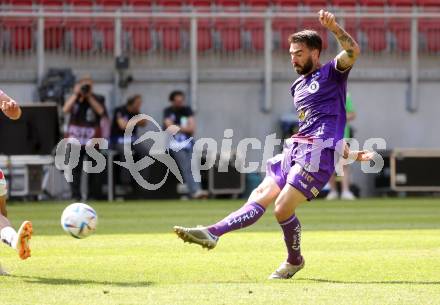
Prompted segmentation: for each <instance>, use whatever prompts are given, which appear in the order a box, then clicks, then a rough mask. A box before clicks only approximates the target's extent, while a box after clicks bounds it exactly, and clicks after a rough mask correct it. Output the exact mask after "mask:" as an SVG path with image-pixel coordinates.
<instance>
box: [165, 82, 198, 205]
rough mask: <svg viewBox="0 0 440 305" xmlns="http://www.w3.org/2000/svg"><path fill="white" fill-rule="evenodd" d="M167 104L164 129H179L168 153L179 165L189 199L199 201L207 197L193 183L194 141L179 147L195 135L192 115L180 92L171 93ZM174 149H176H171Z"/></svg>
mask: <svg viewBox="0 0 440 305" xmlns="http://www.w3.org/2000/svg"><path fill="white" fill-rule="evenodd" d="M169 102H170V103H171V106H169V107H167V108H165V110H164V112H163V124H164V129H167V128H168V127H170V126H172V125H175V126H177V127H178V128H179V132H178V133H177V134H175V135H174V138H173V140H172V141H171V143H170V148H171V149H170V153H171V155H172V157H173V158H174V159H175V160H176V162H177V164H178V165H179V168H180V171H181V172H182V176H183V180H184V182H185V184H186V185H187V187H188V191H189V194H190V196H191V198H195V199H200V198H204V197H207V193H206V192H205V191H203V190H202V189H201V185H200V183H199V182H195V181H194V177H193V174H192V170H191V157H192V153H193V146H194V140H192V141H190V142H189V143H188V144H187V145H186V146H185V147H180V146H179V144H181V143H183V142H185V141H187V140H189V139H190V138H191V137H192V136H193V135H194V133H195V130H196V122H195V119H194V113H193V111H192V109H191V107H189V106H187V105H186V104H185V95H184V93H183V92H182V91H179V90H176V91H172V92H171V93H170V95H169ZM176 147H178V149H173V148H176ZM176 150H178V151H176Z"/></svg>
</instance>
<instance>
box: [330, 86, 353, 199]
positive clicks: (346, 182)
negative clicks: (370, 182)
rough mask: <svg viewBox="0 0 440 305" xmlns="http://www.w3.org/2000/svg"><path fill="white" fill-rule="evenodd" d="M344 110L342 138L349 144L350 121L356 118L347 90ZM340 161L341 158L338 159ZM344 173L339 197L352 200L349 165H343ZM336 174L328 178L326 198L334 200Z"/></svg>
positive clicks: (336, 196) (336, 197)
mask: <svg viewBox="0 0 440 305" xmlns="http://www.w3.org/2000/svg"><path fill="white" fill-rule="evenodd" d="M345 110H346V112H347V123H346V124H345V129H344V138H345V139H346V141H347V144H348V145H350V138H353V128H352V127H351V126H350V122H352V121H353V120H354V119H355V118H356V112H355V109H354V106H353V100H352V98H351V95H350V93H349V92H347V99H346V102H345ZM339 161H341V159H339ZM343 171H344V175H343V176H342V177H341V199H342V200H354V199H356V197H355V196H354V194H353V193H352V192H351V191H350V183H351V179H350V166H349V165H344V166H343ZM336 179H337V177H336V174H333V176H332V177H331V178H330V181H329V184H330V192H329V193H328V194H327V197H326V199H327V200H335V199H338V197H339V192H338V188H337V184H336Z"/></svg>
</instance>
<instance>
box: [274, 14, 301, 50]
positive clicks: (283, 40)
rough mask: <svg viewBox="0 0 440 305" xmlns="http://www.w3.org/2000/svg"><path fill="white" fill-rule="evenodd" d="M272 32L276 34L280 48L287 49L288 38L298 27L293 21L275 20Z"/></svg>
mask: <svg viewBox="0 0 440 305" xmlns="http://www.w3.org/2000/svg"><path fill="white" fill-rule="evenodd" d="M272 28H273V32H274V33H278V35H279V38H280V47H281V48H282V49H286V50H287V49H289V41H288V40H289V36H290V35H291V34H293V33H295V32H297V31H298V29H299V26H298V24H297V23H296V22H295V21H294V20H279V19H278V20H276V21H274V22H273V24H272Z"/></svg>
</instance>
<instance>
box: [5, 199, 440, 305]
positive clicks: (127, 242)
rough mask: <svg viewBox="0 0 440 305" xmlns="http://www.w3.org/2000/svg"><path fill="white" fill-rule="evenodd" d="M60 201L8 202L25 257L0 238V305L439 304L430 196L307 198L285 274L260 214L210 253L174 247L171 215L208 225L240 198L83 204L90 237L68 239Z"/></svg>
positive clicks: (437, 208) (272, 224)
mask: <svg viewBox="0 0 440 305" xmlns="http://www.w3.org/2000/svg"><path fill="white" fill-rule="evenodd" d="M67 204H68V203H66V202H64V203H53V202H48V203H15V204H10V205H9V215H10V217H11V219H12V221H13V222H14V225H15V226H16V227H17V226H18V225H19V224H20V223H21V221H22V220H25V219H31V220H32V221H33V223H34V230H35V235H34V238H33V239H32V246H33V248H32V251H33V252H32V257H31V258H30V259H29V260H27V261H20V260H19V259H18V256H17V255H16V253H15V252H14V251H12V250H11V249H9V248H8V247H6V246H4V245H0V262H1V264H2V265H3V267H5V269H7V270H8V271H9V272H11V273H12V276H10V277H0V304H1V305H9V304H10V305H31V304H38V305H51V304H57V305H58V304H63V305H70V304H72V305H101V304H105V305H111V304H121V305H131V304H154V305H156V304H167V305H168V304H172V305H174V304H188V305H194V304H207V305H213V304H225V305H232V304H234V305H235V304H252V305H258V304H264V305H268V304H283V305H285V304H300V305H308V304H310V305H321V304H328V305H344V304H347V305H364V304H371V305H384V304H396V305H404V304H408V305H417V304H423V305H426V304H433V305H438V304H440V200H439V199H426V198H419V199H377V200H359V201H356V202H349V203H348V202H347V203H345V202H338V201H336V202H332V203H328V202H325V201H319V200H317V201H314V202H312V203H308V204H305V205H303V206H302V207H301V208H300V209H299V211H298V215H299V217H300V220H301V222H302V225H303V236H302V251H303V255H304V256H305V259H306V267H305V268H304V269H303V270H302V271H301V272H299V273H298V274H297V275H296V277H295V278H294V279H292V280H288V281H276V282H273V281H268V280H266V278H267V276H268V275H269V274H270V273H271V272H272V271H273V270H274V269H275V268H276V267H277V266H278V265H279V264H280V263H281V262H282V261H283V260H284V259H285V255H286V254H285V248H284V242H283V239H282V234H281V230H280V228H279V226H278V224H277V223H276V220H275V218H274V216H273V214H272V212H271V211H269V212H268V213H266V215H265V216H264V217H263V218H262V219H261V220H260V221H259V222H258V223H257V224H255V225H254V226H252V227H251V228H248V229H245V230H242V231H240V232H233V233H230V234H228V235H225V236H224V237H222V238H221V240H220V243H219V244H218V246H217V248H216V249H214V250H212V251H207V250H203V249H202V248H200V247H198V246H195V245H189V244H184V243H183V242H182V241H181V240H179V239H177V237H176V236H175V235H174V233H172V226H173V225H175V224H179V225H187V226H193V225H197V224H208V223H211V222H214V221H216V220H218V219H219V218H222V217H224V216H225V215H226V214H227V213H229V212H230V211H232V210H234V209H236V208H237V207H239V206H240V205H241V204H242V201H235V200H225V201H200V202H192V201H182V202H180V201H179V202H177V201H163V202H159V201H152V202H117V203H105V202H100V203H94V202H90V204H91V205H92V206H93V207H94V208H95V209H96V210H97V212H98V214H99V217H100V219H99V225H98V230H97V232H96V234H95V235H93V236H91V237H89V238H88V239H84V240H76V239H74V238H71V237H70V236H68V235H66V234H65V233H64V232H63V231H62V229H61V227H60V224H59V221H60V215H61V212H62V210H63V208H64V207H65V206H66V205H67Z"/></svg>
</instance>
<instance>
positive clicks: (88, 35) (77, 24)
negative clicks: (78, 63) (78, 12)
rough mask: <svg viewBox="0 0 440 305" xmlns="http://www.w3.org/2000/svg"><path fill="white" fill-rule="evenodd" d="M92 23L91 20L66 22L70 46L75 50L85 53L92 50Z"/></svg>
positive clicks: (83, 19)
mask: <svg viewBox="0 0 440 305" xmlns="http://www.w3.org/2000/svg"><path fill="white" fill-rule="evenodd" d="M92 28H93V22H92V20H91V19H85V18H82V19H76V20H68V21H66V29H67V30H68V31H70V33H72V46H73V48H74V49H75V50H77V51H81V52H85V51H90V50H91V49H92V48H93V33H92Z"/></svg>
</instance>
